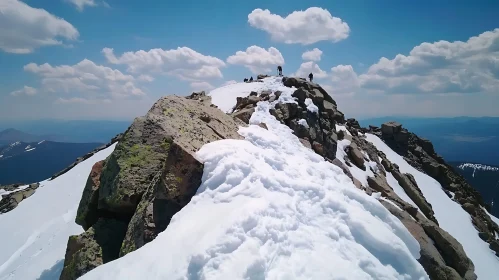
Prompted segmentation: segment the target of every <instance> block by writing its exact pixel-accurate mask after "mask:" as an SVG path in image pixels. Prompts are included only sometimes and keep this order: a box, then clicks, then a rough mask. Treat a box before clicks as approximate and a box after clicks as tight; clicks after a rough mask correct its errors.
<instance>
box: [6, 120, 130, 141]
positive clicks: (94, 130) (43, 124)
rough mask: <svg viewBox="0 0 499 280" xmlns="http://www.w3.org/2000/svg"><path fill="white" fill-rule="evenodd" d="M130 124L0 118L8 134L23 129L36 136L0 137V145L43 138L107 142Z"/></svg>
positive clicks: (128, 122)
mask: <svg viewBox="0 0 499 280" xmlns="http://www.w3.org/2000/svg"><path fill="white" fill-rule="evenodd" d="M130 124H131V121H100V120H90V121H87V120H80V121H64V120H35V121H1V120H0V131H2V130H3V131H4V132H5V130H7V132H6V134H10V135H15V134H18V133H19V132H16V131H21V132H22V133H24V134H29V135H31V136H30V137H34V138H29V137H28V136H26V138H23V137H21V138H19V137H18V138H17V139H16V138H15V137H10V138H8V140H6V141H4V142H3V143H2V142H1V138H0V145H2V144H10V143H12V142H16V141H23V142H38V141H41V140H49V141H56V142H67V143H92V142H94V143H107V142H109V140H111V138H113V137H114V136H116V135H117V134H118V133H122V132H124V131H125V130H126V129H127V128H128V126H130ZM12 130H14V132H12ZM9 131H10V132H9ZM0 134H1V133H0ZM21 136H22V135H21ZM6 139H7V138H6Z"/></svg>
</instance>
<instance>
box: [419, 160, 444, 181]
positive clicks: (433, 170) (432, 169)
mask: <svg viewBox="0 0 499 280" xmlns="http://www.w3.org/2000/svg"><path fill="white" fill-rule="evenodd" d="M422 163H423V170H424V171H425V172H426V173H427V174H428V175H430V176H431V177H433V178H436V177H438V176H439V175H440V164H439V163H437V162H434V161H431V160H427V159H423V161H422Z"/></svg>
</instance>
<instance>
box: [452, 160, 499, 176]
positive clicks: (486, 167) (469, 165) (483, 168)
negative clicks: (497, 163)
mask: <svg viewBox="0 0 499 280" xmlns="http://www.w3.org/2000/svg"><path fill="white" fill-rule="evenodd" d="M458 168H461V169H462V170H464V169H466V168H472V169H474V170H481V171H499V167H494V166H489V165H485V164H479V163H463V164H461V165H459V166H458ZM473 174H475V173H474V172H473ZM473 177H474V176H473Z"/></svg>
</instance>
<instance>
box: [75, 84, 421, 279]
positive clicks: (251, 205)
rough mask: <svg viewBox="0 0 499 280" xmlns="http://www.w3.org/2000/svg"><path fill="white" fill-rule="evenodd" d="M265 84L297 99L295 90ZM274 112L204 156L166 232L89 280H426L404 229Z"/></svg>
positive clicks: (229, 89)
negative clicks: (190, 193) (196, 181)
mask: <svg viewBox="0 0 499 280" xmlns="http://www.w3.org/2000/svg"><path fill="white" fill-rule="evenodd" d="M265 81H269V84H270V85H272V86H274V88H273V89H276V90H281V91H282V94H281V95H280V97H279V100H282V101H286V100H292V97H291V94H292V93H293V90H292V89H290V88H285V87H283V86H282V84H281V85H279V84H278V80H276V79H275V78H270V79H265V80H264V82H263V83H262V85H265V84H266V82H265ZM240 86H241V85H238V84H236V85H230V86H226V87H224V88H223V90H221V89H218V90H215V91H214V92H215V94H213V91H212V93H211V94H212V97H213V96H217V97H218V98H220V99H215V100H213V101H214V102H215V105H217V106H219V107H220V108H227V109H229V108H232V107H233V106H234V104H235V98H234V99H233V101H234V104H231V103H229V102H228V100H226V99H223V98H221V97H222V96H225V95H227V96H229V95H230V96H232V95H234V96H237V95H238V93H236V92H234V91H233V90H234V89H237V88H239V87H240ZM265 89H267V88H265ZM241 95H242V94H241ZM217 100H219V101H220V103H216V102H217ZM276 102H278V101H276ZM272 107H273V104H272V103H269V102H267V101H261V102H259V103H258V105H257V107H256V109H255V110H256V111H255V113H254V114H253V115H252V117H251V119H250V124H252V125H250V126H249V127H244V128H243V127H242V128H240V130H239V133H240V134H241V135H242V136H243V137H244V140H233V139H227V140H220V141H216V142H212V143H209V144H206V145H204V146H203V147H202V148H201V150H200V151H198V152H197V157H198V158H199V159H200V160H201V161H202V162H203V163H204V176H203V181H202V184H201V186H200V187H199V189H198V191H197V194H196V195H195V196H194V197H193V198H192V199H191V202H190V203H189V204H187V205H186V206H185V207H184V208H182V209H181V210H180V212H178V213H177V214H176V215H175V216H174V217H173V219H172V220H171V222H170V224H169V225H168V227H167V228H166V230H165V231H164V232H162V233H161V234H159V235H158V236H157V237H156V239H155V240H153V241H152V242H150V243H148V244H146V245H145V246H144V247H142V248H140V249H138V250H136V251H133V252H131V253H129V254H127V255H125V256H124V257H122V258H120V259H117V260H115V261H113V262H110V263H108V264H105V265H103V266H100V267H97V268H96V269H94V270H92V271H90V272H89V273H87V274H85V275H84V276H83V277H82V278H81V279H123V278H126V279H192V278H195V279H281V278H286V279H331V278H332V279H335V278H341V279H428V276H427V274H426V272H425V271H424V269H423V268H422V266H421V264H420V263H419V262H418V261H417V259H418V258H419V257H420V255H419V250H420V248H419V244H418V242H417V241H416V240H415V239H414V237H412V235H411V234H410V233H409V231H408V230H407V229H406V228H405V226H404V225H403V224H402V223H401V222H400V221H399V220H398V219H397V218H395V217H394V216H393V215H391V214H390V212H388V210H386V209H385V208H384V207H383V206H382V205H381V204H380V203H379V201H378V200H377V199H376V198H375V197H371V196H369V195H367V194H366V193H364V192H363V191H361V190H359V189H357V188H356V187H355V186H354V185H353V183H352V181H351V179H350V178H348V177H347V176H346V175H345V174H344V173H343V171H342V170H341V169H340V168H339V167H337V166H335V165H334V164H331V163H330V162H328V161H325V160H324V158H323V157H322V156H319V155H318V154H316V153H315V152H313V151H312V150H311V149H309V148H306V147H304V146H303V145H302V144H301V142H300V141H299V139H298V138H297V137H296V136H295V135H294V134H293V133H292V131H291V130H290V129H289V128H288V127H287V126H286V125H284V124H281V123H280V122H279V121H278V120H276V118H274V117H273V116H272V115H271V114H270V113H269V110H270V109H271V108H272ZM260 123H265V124H266V127H267V128H268V130H267V129H264V128H262V127H260V126H258V125H257V124H260ZM190 221H196V222H195V223H193V222H190Z"/></svg>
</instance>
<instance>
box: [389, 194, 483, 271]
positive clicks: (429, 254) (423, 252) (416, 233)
mask: <svg viewBox="0 0 499 280" xmlns="http://www.w3.org/2000/svg"><path fill="white" fill-rule="evenodd" d="M380 202H381V204H383V206H385V208H387V209H388V210H389V211H390V213H392V214H393V215H394V216H395V217H397V218H398V219H399V220H400V221H401V222H402V224H404V226H405V227H406V228H407V229H408V230H409V232H410V233H411V235H412V236H413V237H414V238H415V239H416V240H417V241H418V243H419V247H420V258H419V260H418V261H419V262H420V263H421V265H422V266H423V268H424V269H425V271H426V272H427V273H428V275H429V276H430V279H438V280H441V279H442V280H443V279H445V280H454V279H455V280H457V279H465V278H464V277H463V276H462V275H460V274H459V273H458V272H457V271H456V270H455V269H454V268H453V267H451V266H448V264H447V259H445V258H444V257H443V256H442V255H441V254H440V251H439V248H437V247H436V246H438V244H437V243H436V241H433V240H432V238H431V237H429V236H428V234H427V233H426V232H425V230H424V229H423V227H422V226H421V224H420V223H419V222H417V221H416V220H415V219H413V218H412V217H411V215H409V214H408V213H406V212H404V211H400V210H399V209H397V208H396V207H395V206H393V205H392V204H390V203H388V202H385V201H380ZM414 209H415V208H414ZM423 219H424V218H423ZM439 240H440V239H439ZM456 242H457V241H456ZM445 243H448V242H445ZM444 247H446V246H444ZM461 249H462V248H461ZM446 256H447V255H446ZM469 263H471V261H470V262H469ZM471 265H472V263H471ZM467 271H470V272H471V273H473V270H472V268H471V267H470V268H469V269H468V270H467ZM473 275H474V274H473ZM475 277H476V276H475ZM469 279H473V278H469Z"/></svg>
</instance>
